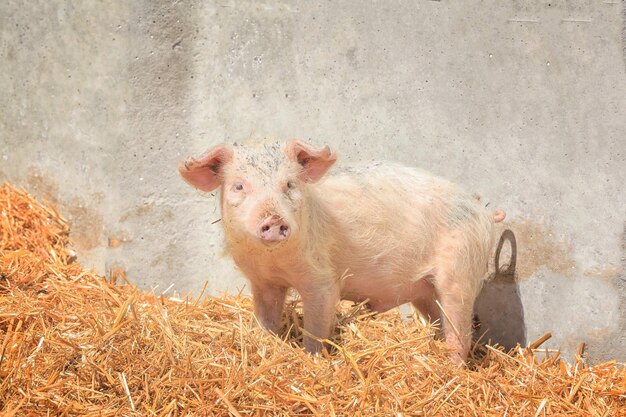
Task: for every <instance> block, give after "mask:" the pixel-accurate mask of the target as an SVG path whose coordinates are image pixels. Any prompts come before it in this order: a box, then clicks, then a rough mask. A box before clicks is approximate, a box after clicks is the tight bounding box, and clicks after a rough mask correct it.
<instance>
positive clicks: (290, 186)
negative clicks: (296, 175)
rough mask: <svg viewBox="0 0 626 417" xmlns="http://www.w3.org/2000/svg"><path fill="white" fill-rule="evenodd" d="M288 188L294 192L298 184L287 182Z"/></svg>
mask: <svg viewBox="0 0 626 417" xmlns="http://www.w3.org/2000/svg"><path fill="white" fill-rule="evenodd" d="M287 188H289V189H290V190H293V189H294V188H296V183H295V182H293V181H287Z"/></svg>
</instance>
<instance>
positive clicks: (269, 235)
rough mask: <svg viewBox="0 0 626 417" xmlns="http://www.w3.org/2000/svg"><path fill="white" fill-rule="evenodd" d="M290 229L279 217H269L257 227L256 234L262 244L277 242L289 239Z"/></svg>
mask: <svg viewBox="0 0 626 417" xmlns="http://www.w3.org/2000/svg"><path fill="white" fill-rule="evenodd" d="M290 231H291V230H290V228H289V225H288V224H287V222H286V221H285V220H284V219H283V218H282V217H280V216H276V215H274V216H270V217H268V218H266V219H265V220H263V221H262V222H261V224H260V225H259V230H258V231H257V234H258V236H259V238H260V239H261V240H262V241H264V242H278V241H281V240H286V239H287V238H288V237H289V233H290Z"/></svg>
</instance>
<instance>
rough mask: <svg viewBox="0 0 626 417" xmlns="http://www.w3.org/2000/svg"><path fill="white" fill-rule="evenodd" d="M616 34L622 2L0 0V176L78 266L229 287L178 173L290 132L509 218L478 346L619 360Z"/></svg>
mask: <svg viewBox="0 0 626 417" xmlns="http://www.w3.org/2000/svg"><path fill="white" fill-rule="evenodd" d="M623 18H624V4H623V2H619V1H604V2H600V1H585V2H583V1H568V2H565V1H551V2H548V1H542V2H539V1H536V2H500V1H495V0H494V1H484V2H478V1H472V2H465V1H464V2H452V1H378V2H357V1H354V2H349V1H338V2H333V3H329V2H323V1H311V2H305V1H298V2H287V1H282V2H279V1H261V2H251V1H229V0H223V1H219V2H217V1H189V2H184V1H180V2H170V1H148V0H144V1H135V2H117V3H114V2H104V3H103V2H95V1H94V2H88V1H84V2H70V1H67V2H63V1H60V0H55V1H29V2H21V1H12V0H9V1H6V0H5V1H4V2H2V3H1V4H0V36H1V38H0V42H1V43H0V91H1V92H2V95H1V98H0V180H4V179H8V180H11V181H12V182H14V183H16V184H18V185H21V186H24V187H26V188H28V189H29V190H31V191H33V192H34V193H35V194H37V195H39V196H43V197H46V198H48V199H49V200H52V201H54V202H56V203H57V204H58V205H59V206H60V208H61V210H62V212H63V213H65V214H66V216H67V217H68V218H69V220H70V222H71V223H72V226H73V235H72V237H73V239H74V241H75V242H76V246H77V248H78V250H79V253H80V259H81V261H83V262H84V263H85V264H86V265H90V266H93V267H94V268H96V269H97V270H98V271H101V272H104V271H106V270H108V269H110V268H112V267H113V266H116V265H118V266H121V267H123V268H124V269H126V271H127V272H128V276H129V277H130V279H131V280H133V281H134V282H136V283H138V284H140V285H141V286H142V287H144V288H153V287H155V286H157V285H158V288H157V290H156V291H157V292H159V291H163V290H165V289H166V288H168V287H169V286H170V285H171V284H173V285H174V289H176V290H178V291H180V292H186V291H198V290H199V289H200V288H201V287H202V285H203V283H204V282H205V281H208V288H209V290H210V292H211V293H213V294H217V293H220V292H221V291H224V290H230V291H235V290H236V289H237V288H238V287H240V286H242V285H244V284H245V281H244V280H243V279H242V278H241V277H240V275H239V274H238V272H237V271H236V270H235V269H234V267H233V265H232V263H231V262H230V261H229V260H228V259H225V258H223V257H222V256H221V254H220V252H221V231H220V225H219V224H215V225H213V224H212V222H213V221H214V220H216V219H218V218H219V212H218V210H217V204H216V202H215V198H213V197H212V196H210V195H209V196H207V195H202V194H200V193H198V192H195V191H193V190H192V189H190V188H189V187H187V186H185V185H184V184H183V182H182V181H181V180H180V179H179V177H178V175H177V172H176V165H177V163H178V162H179V161H180V160H181V159H183V158H184V156H186V155H188V154H197V153H199V152H201V151H203V150H205V149H206V148H207V147H209V146H211V145H212V144H215V143H217V142H221V141H227V142H228V141H237V140H242V139H247V138H263V137H270V138H276V139H290V138H294V137H298V138H303V139H307V140H310V141H312V142H313V143H315V144H318V145H319V144H324V143H329V144H330V145H331V146H332V147H334V148H335V149H336V150H337V151H338V153H339V155H340V158H341V162H346V161H356V160H363V159H371V158H375V159H387V160H396V161H400V162H404V163H406V164H410V165H416V166H421V167H423V168H425V169H428V170H430V171H432V172H435V173H437V174H440V175H443V176H445V177H447V178H449V179H451V180H453V181H456V182H458V183H461V184H463V185H464V186H465V187H466V188H468V189H470V190H472V191H477V192H479V193H480V194H481V195H482V196H483V199H484V200H485V202H489V203H490V206H491V207H494V208H502V209H504V210H506V211H507V212H508V218H507V222H506V223H505V225H504V227H503V228H502V229H501V231H502V230H504V229H509V230H511V231H512V233H507V235H506V236H508V238H507V239H506V240H507V241H506V242H505V244H504V249H503V251H502V253H503V259H504V260H503V263H508V258H510V256H511V245H512V243H514V244H515V246H516V250H515V251H514V252H515V255H516V268H515V272H514V273H513V271H511V270H509V273H508V274H499V275H498V276H495V277H494V278H493V279H492V281H491V282H490V283H489V284H488V285H487V286H486V287H485V290H484V293H483V295H482V296H481V299H480V302H479V305H478V307H477V313H478V316H479V318H480V320H481V322H482V326H483V330H484V329H487V328H490V329H491V333H490V336H491V337H493V338H494V340H497V341H500V342H502V343H504V344H507V345H509V344H512V343H514V342H515V341H522V342H532V341H533V340H534V339H536V338H538V337H539V336H541V335H542V334H543V333H544V332H545V331H548V330H551V331H552V332H553V334H554V338H553V339H552V340H551V341H550V342H549V343H548V344H546V346H550V347H562V348H563V349H565V350H566V352H568V353H571V352H573V351H574V350H575V349H576V348H577V346H578V343H579V342H580V341H582V340H585V341H587V342H588V343H589V348H590V351H591V354H592V355H593V356H595V357H596V359H609V358H614V357H616V358H618V359H621V360H626V340H625V339H624V337H625V336H624V335H625V334H626V284H625V275H624V263H625V260H624V257H625V255H624V253H625V249H624V248H625V240H626V237H625V235H626V231H625V227H626V225H625V217H626V213H625V207H626V194H625V192H624V191H625V189H624V183H625V181H626V169H625V168H626V164H625V154H626V117H625V116H626V77H625V70H624V62H625V61H624V49H623V48H624V32H623V30H624V29H623V28H624V22H623ZM341 162H340V163H341ZM506 236H505V237H506ZM503 269H504V268H503ZM174 289H172V290H170V291H171V292H172V291H174Z"/></svg>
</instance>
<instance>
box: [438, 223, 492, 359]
mask: <svg viewBox="0 0 626 417" xmlns="http://www.w3.org/2000/svg"><path fill="white" fill-rule="evenodd" d="M443 243H444V244H443V245H442V246H441V247H440V252H439V255H438V260H437V267H436V268H437V271H436V273H435V277H434V280H433V284H434V286H435V288H436V293H437V298H438V301H439V305H438V307H439V310H440V312H441V320H442V328H443V333H444V337H445V340H446V343H447V344H448V345H449V346H450V347H451V348H453V349H454V351H455V353H454V354H453V355H452V359H453V360H454V361H455V362H457V363H459V364H461V363H464V361H465V360H466V359H467V354H468V352H469V349H470V345H471V342H472V313H473V309H474V301H475V300H476V297H477V296H478V292H479V291H480V288H481V282H482V278H483V276H484V274H485V273H486V262H484V266H483V265H482V264H483V259H481V257H480V255H479V254H478V253H477V252H474V251H472V250H471V247H472V245H471V243H468V242H467V241H464V240H463V238H462V237H460V236H458V235H455V234H452V235H451V236H449V239H445V240H444V242H443Z"/></svg>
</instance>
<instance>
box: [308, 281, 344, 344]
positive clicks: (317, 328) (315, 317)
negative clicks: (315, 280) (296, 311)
mask: <svg viewBox="0 0 626 417" xmlns="http://www.w3.org/2000/svg"><path fill="white" fill-rule="evenodd" d="M300 296H301V297H302V303H303V307H304V330H305V331H306V332H307V333H308V334H310V335H311V336H313V337H311V336H309V335H307V334H305V335H304V348H305V349H306V350H307V351H308V352H311V353H319V352H321V351H322V349H323V348H324V343H323V342H322V341H321V340H318V339H328V338H330V336H331V334H332V332H333V329H334V326H335V311H336V308H337V303H339V288H335V287H334V286H332V287H326V288H324V287H321V288H316V289H312V290H309V291H306V292H301V293H300Z"/></svg>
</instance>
